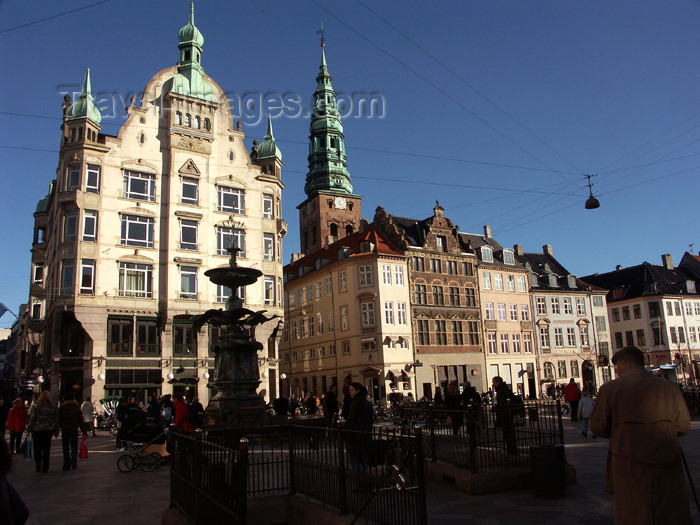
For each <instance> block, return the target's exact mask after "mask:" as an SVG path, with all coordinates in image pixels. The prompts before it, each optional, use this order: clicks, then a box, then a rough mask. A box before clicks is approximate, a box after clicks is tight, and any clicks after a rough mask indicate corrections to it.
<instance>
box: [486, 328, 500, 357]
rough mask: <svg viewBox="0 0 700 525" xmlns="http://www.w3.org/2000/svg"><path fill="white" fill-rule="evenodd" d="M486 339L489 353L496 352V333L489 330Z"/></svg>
mask: <svg viewBox="0 0 700 525" xmlns="http://www.w3.org/2000/svg"><path fill="white" fill-rule="evenodd" d="M486 340H487V341H488V347H489V354H497V353H498V348H497V346H496V334H495V333H493V332H489V333H488V334H487V336H486Z"/></svg>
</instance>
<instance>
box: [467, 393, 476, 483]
mask: <svg viewBox="0 0 700 525" xmlns="http://www.w3.org/2000/svg"><path fill="white" fill-rule="evenodd" d="M474 409H475V407H474V405H472V404H471V403H470V404H469V407H468V409H467V431H468V432H469V466H470V467H471V471H472V472H476V427H477V425H476V418H477V417H478V413H475V410H474Z"/></svg>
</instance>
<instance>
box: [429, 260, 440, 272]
mask: <svg viewBox="0 0 700 525" xmlns="http://www.w3.org/2000/svg"><path fill="white" fill-rule="evenodd" d="M430 271H431V272H433V273H442V261H441V260H440V259H430Z"/></svg>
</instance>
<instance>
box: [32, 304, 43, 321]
mask: <svg viewBox="0 0 700 525" xmlns="http://www.w3.org/2000/svg"><path fill="white" fill-rule="evenodd" d="M39 319H41V300H39V299H32V320H33V321H38V320H39Z"/></svg>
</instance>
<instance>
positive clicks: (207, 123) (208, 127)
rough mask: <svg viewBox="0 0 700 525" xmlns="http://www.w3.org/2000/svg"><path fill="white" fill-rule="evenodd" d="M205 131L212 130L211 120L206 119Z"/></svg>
mask: <svg viewBox="0 0 700 525" xmlns="http://www.w3.org/2000/svg"><path fill="white" fill-rule="evenodd" d="M204 129H206V130H207V131H209V130H210V129H211V120H209V119H208V118H205V119H204Z"/></svg>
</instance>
